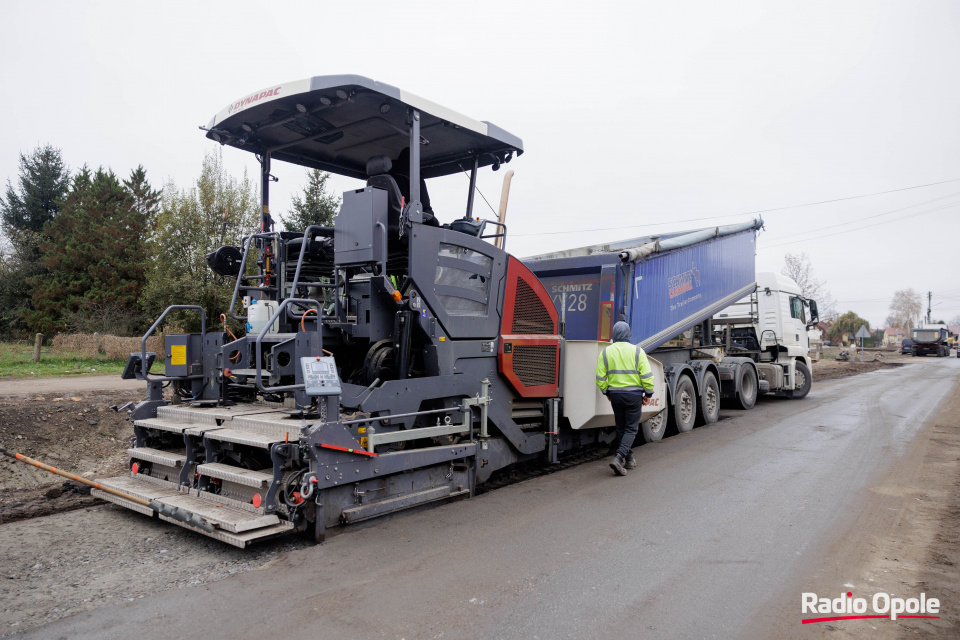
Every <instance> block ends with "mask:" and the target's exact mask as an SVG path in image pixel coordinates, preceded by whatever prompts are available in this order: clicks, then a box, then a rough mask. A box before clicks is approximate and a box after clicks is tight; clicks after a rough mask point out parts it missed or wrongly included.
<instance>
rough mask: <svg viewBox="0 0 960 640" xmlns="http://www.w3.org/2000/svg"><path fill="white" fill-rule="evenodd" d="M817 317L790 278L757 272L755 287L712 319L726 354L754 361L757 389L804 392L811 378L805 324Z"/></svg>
mask: <svg viewBox="0 0 960 640" xmlns="http://www.w3.org/2000/svg"><path fill="white" fill-rule="evenodd" d="M818 320H819V317H818V313H817V303H816V302H815V301H813V300H809V299H807V298H804V297H803V295H802V293H801V291H800V287H799V286H798V285H797V283H796V282H794V281H793V280H791V279H790V278H788V277H786V276H783V275H780V274H776V273H769V272H760V273H757V288H756V290H755V291H754V292H753V293H751V294H750V295H749V296H746V297H744V298H742V299H740V300H738V301H737V302H736V303H735V304H732V305H730V306H729V307H727V308H726V309H724V310H723V311H721V312H720V313H718V314H717V315H716V316H715V317H714V321H713V323H714V326H719V327H723V329H722V330H721V331H722V334H723V337H722V338H721V341H722V342H723V344H725V346H726V352H727V353H728V354H729V355H731V356H747V357H749V358H751V359H753V360H754V362H756V364H757V373H758V375H759V378H760V392H761V393H765V392H776V393H777V394H778V395H795V394H802V395H806V392H807V391H808V390H809V386H810V381H811V372H812V370H813V362H812V360H811V359H810V355H809V350H810V338H809V335H808V333H807V330H808V327H810V326H811V325H813V324H815V323H816V322H817V321H818Z"/></svg>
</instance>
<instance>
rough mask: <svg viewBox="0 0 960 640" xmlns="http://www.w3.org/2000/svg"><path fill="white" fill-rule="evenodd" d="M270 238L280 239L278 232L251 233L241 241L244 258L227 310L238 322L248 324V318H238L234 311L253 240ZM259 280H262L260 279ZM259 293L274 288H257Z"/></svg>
mask: <svg viewBox="0 0 960 640" xmlns="http://www.w3.org/2000/svg"><path fill="white" fill-rule="evenodd" d="M270 237H276V238H279V237H280V233H279V232H278V231H264V232H260V233H251V234H250V235H248V236H244V237H243V239H242V240H240V245H241V246H242V247H243V248H244V249H243V258H242V259H241V260H240V271H239V272H238V273H237V283H236V284H235V285H234V286H233V297H232V298H230V308H229V309H227V315H228V316H230V317H231V318H233V319H234V320H236V321H237V322H246V320H247V316H238V315H236V314H234V313H233V309H234V308H235V307H236V306H237V296H238V295H239V294H240V281H241V280H243V279H244V275H243V272H244V271H246V269H247V255H249V253H250V247H251V246H252V245H253V242H252V241H253V240H254V239H255V238H270ZM259 279H262V277H261V278H259ZM257 290H258V291H273V290H274V287H257Z"/></svg>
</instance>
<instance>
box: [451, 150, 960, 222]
mask: <svg viewBox="0 0 960 640" xmlns="http://www.w3.org/2000/svg"><path fill="white" fill-rule="evenodd" d="M461 170H462V167H461ZM464 174H466V171H464ZM958 181H960V178H953V179H951V180H943V181H942V182H930V183H927V184H918V185H916V186H913V187H902V188H900V189H890V190H889V191H876V192H874V193H864V194H861V195H858V196H847V197H844V198H834V199H833V200H820V201H818V202H807V203H804V204H793V205H790V206H787V207H776V208H773V209H758V210H756V211H743V212H740V213H726V214H723V215H717V216H706V217H703V218H687V219H684V220H668V221H666V222H648V223H643V224H629V225H623V226H619V227H599V228H593V229H570V230H566V231H546V232H537V233H512V234H510V235H511V236H512V237H515V238H516V237H523V236H552V235H560V234H566V233H587V232H590V231H619V230H620V229H637V228H640V227H655V226H658V225H662V224H682V223H685V222H702V221H704V220H719V219H721V218H734V217H737V216H749V215H753V214H757V213H770V212H773V211H786V210H787V209H799V208H801V207H813V206H816V205H820V204H829V203H831V202H842V201H844V200H855V199H857V198H869V197H870V196H879V195H883V194H886V193H896V192H898V191H910V190H911V189H922V188H924V187H933V186H936V185H939V184H947V183H950V182H958ZM954 195H955V194H954ZM944 197H949V196H944ZM484 200H486V198H484ZM487 204H488V205H489V203H487ZM914 206H917V205H914ZM491 209H493V207H491ZM881 215H882V214H881Z"/></svg>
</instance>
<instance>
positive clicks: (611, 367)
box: [597, 342, 653, 397]
mask: <svg viewBox="0 0 960 640" xmlns="http://www.w3.org/2000/svg"><path fill="white" fill-rule="evenodd" d="M597 387H599V389H600V391H601V392H603V393H605V394H606V393H636V394H639V393H643V394H644V395H645V396H647V397H650V396H652V395H653V371H652V370H651V369H650V361H649V360H647V354H646V353H644V352H643V349H641V348H640V347H639V345H637V346H635V345H632V344H630V343H629V342H614V343H613V344H611V345H610V346H608V347H606V348H605V349H604V350H603V351H601V352H600V356H599V357H598V358H597Z"/></svg>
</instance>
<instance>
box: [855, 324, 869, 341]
mask: <svg viewBox="0 0 960 640" xmlns="http://www.w3.org/2000/svg"><path fill="white" fill-rule="evenodd" d="M856 337H857V338H869V337H870V332H869V331H867V325H865V324H862V325H860V328H859V329H858V330H857V335H856Z"/></svg>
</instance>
